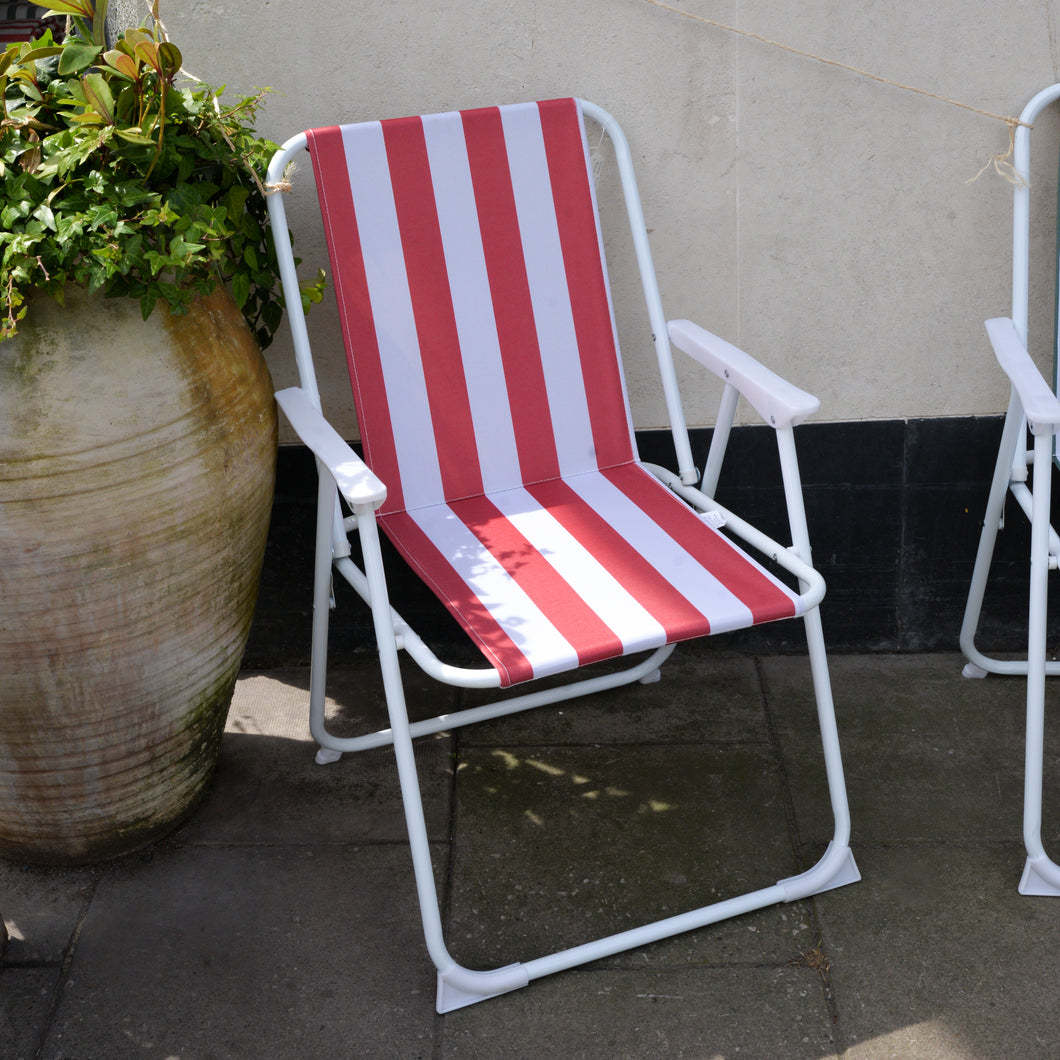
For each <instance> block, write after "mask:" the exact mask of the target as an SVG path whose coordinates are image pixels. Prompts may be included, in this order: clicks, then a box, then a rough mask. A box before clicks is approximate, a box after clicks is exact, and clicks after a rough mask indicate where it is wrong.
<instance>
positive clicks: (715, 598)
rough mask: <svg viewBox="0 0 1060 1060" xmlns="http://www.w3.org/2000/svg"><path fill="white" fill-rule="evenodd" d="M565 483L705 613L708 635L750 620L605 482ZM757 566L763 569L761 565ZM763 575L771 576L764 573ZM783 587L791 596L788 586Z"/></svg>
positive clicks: (598, 478)
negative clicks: (709, 632)
mask: <svg viewBox="0 0 1060 1060" xmlns="http://www.w3.org/2000/svg"><path fill="white" fill-rule="evenodd" d="M567 485H568V486H570V487H571V489H573V490H574V491H575V493H577V494H578V496H579V497H581V498H582V500H584V501H585V502H586V504H588V505H590V507H592V508H593V509H594V510H595V511H596V512H598V513H599V514H600V515H602V516H603V517H604V518H605V519H606V520H607V521H608V522H609V523H610V524H611V525H612V526H614V527H616V528H618V529H619V532H620V533H621V534H622V536H623V537H624V538H625V539H626V540H627V541H628V542H629V543H630V544H631V545H632V546H633V547H634V548H635V549H636V550H637V551H638V552H639V553H640V554H641V555H642V556H644V558H645V559H647V560H648V561H649V562H650V563H651V565H652V566H653V567H654V568H655V569H656V570H657V571H658V572H659V573H660V574H661V575H662V576H663V577H664V578H665V579H666V580H667V581H668V582H669V583H670V584H671V585H672V586H673V587H674V588H675V589H676V590H677V591H678V592H679V593H680V594H681V595H682V596H683V597H684V598H685V599H686V600H687V601H688V602H689V603H690V604H691V605H692V606H693V607H694V608H696V609H697V610H698V611H700V612H701V613H702V614H704V615H706V616H707V618H708V620H709V621H710V629H711V632H712V633H721V632H724V631H726V630H732V629H745V628H746V627H748V626H750V625H752V624H753V620H752V617H751V609H750V608H749V607H748V606H747V605H746V604H745V603H744V602H743V601H742V600H741V599H740V598H739V597H738V596H736V595H735V594H734V593H732V592H731V591H730V590H729V589H727V588H726V587H725V586H724V585H722V583H721V582H720V581H718V579H717V578H716V577H715V576H714V575H713V574H711V572H710V571H709V570H707V569H706V568H705V567H704V566H702V564H700V563H699V561H698V560H697V559H696V558H695V557H694V556H692V555H691V554H690V553H688V552H686V551H685V549H683V548H682V547H681V546H680V545H679V544H678V543H677V542H676V541H674V539H673V538H672V537H670V535H669V534H667V533H666V531H665V530H663V528H662V527H661V526H659V524H658V523H656V522H655V520H654V519H652V518H651V516H650V515H648V514H647V513H646V512H644V511H643V510H642V509H641V508H639V507H638V506H637V505H636V504H634V503H633V501H631V500H630V499H629V498H628V497H627V496H626V495H625V494H624V493H623V492H622V491H621V490H620V489H618V487H617V486H615V485H614V484H613V483H612V482H611V481H610V480H608V479H607V478H605V477H604V476H603V475H601V474H595V473H594V474H589V475H579V476H578V477H577V478H573V479H569V480H568V482H567ZM660 502H661V503H673V501H672V499H671V498H669V497H668V496H665V495H663V496H661V497H660ZM703 532H704V533H706V534H716V533H717V531H715V530H714V529H713V528H712V527H710V526H708V525H707V524H706V523H704V524H703ZM718 537H719V538H721V541H722V542H723V544H724V545H725V546H726V547H727V548H730V549H732V550H733V551H734V552H736V553H737V554H739V555H740V556H742V557H743V558H745V559H747V560H748V561H749V562H751V563H752V564H754V566H756V567H757V566H758V564H755V563H754V561H753V560H752V559H751V557H749V556H747V555H746V554H745V553H744V552H743V551H742V550H741V549H738V548H736V546H735V545H733V544H732V543H731V542H730V541H728V540H727V539H726V538H724V537H722V535H720V534H718ZM758 569H759V570H762V568H761V567H759V568H758ZM762 573H763V574H765V576H766V577H767V578H771V576H770V575H769V574H767V573H766V572H765V571H762ZM771 580H775V579H771ZM778 584H779V583H778ZM784 591H785V592H786V593H788V595H790V592H789V591H788V590H787V589H785V590H784Z"/></svg>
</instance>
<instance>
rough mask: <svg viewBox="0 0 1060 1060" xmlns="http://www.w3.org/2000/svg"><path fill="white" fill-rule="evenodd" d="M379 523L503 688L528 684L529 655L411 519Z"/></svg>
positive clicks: (395, 516) (393, 517) (394, 517)
mask: <svg viewBox="0 0 1060 1060" xmlns="http://www.w3.org/2000/svg"><path fill="white" fill-rule="evenodd" d="M379 523H380V525H381V526H382V528H383V530H384V531H385V532H386V535H387V537H388V538H389V539H390V540H391V541H392V542H393V544H394V547H395V548H396V549H397V550H398V552H400V553H401V555H402V556H404V557H405V559H406V561H407V562H408V564H409V565H410V566H411V567H412V568H413V570H415V571H416V573H417V574H418V575H419V576H420V577H421V578H422V579H423V580H424V582H426V583H427V585H429V586H430V587H431V589H432V591H433V592H434V594H435V595H436V596H437V597H438V599H439V600H441V601H442V603H443V604H445V606H446V608H447V609H448V610H449V613H450V614H451V615H452V616H453V617H454V618H455V619H456V620H457V622H459V623H460V625H461V626H463V628H464V630H465V631H466V632H467V634H468V635H469V636H470V637H471V639H472V640H473V641H474V642H475V643H476V644H477V645H478V646H479V649H480V650H481V651H482V653H483V655H485V656H486V658H487V659H488V660H489V661H490V663H491V664H492V665H493V666H495V667H496V668H497V670H498V671H499V672H500V675H501V686H502V687H504V688H507V687H508V686H509V685H513V684H517V683H518V682H520V681H529V680H530V679H531V678H532V677H533V676H534V672H533V669H532V668H531V666H530V663H529V661H528V660H527V658H526V656H525V655H523V653H522V651H521V650H520V649H519V647H518V645H516V644H515V642H514V641H513V640H512V639H511V637H509V636H508V634H507V633H505V631H504V629H503V628H502V627H501V626H500V624H499V623H498V622H497V620H496V619H495V618H494V617H493V616H492V615H491V614H490V613H489V611H488V610H486V608H485V607H483V606H482V604H481V602H480V601H479V599H478V597H477V596H475V594H474V593H473V592H472V591H471V589H470V588H469V587H468V586H467V584H466V583H465V582H464V580H463V579H462V578H461V577H460V576H459V575H458V574H457V573H456V571H455V570H453V568H452V566H451V565H450V563H449V560H448V559H447V558H446V557H445V556H443V555H442V553H441V552H440V551H439V550H438V548H437V546H436V545H435V544H434V542H433V541H431V539H430V538H429V537H428V536H427V535H426V534H425V533H424V532H423V531H422V530H421V529H420V527H419V526H417V524H416V523H415V522H413V520H412V518H411V516H409V515H408V514H407V513H406V512H394V513H392V514H390V515H387V516H384V517H382V518H381V519H380V520H379Z"/></svg>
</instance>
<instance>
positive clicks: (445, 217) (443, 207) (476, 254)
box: [423, 113, 521, 493]
mask: <svg viewBox="0 0 1060 1060" xmlns="http://www.w3.org/2000/svg"><path fill="white" fill-rule="evenodd" d="M423 133H424V137H425V139H426V143H427V157H428V160H429V162H430V167H431V181H432V183H433V185H434V196H435V201H436V203H437V207H438V223H439V225H440V227H441V234H442V246H443V248H444V251H445V263H446V269H447V271H448V273H449V287H450V292H451V295H452V299H453V312H454V314H455V316H456V329H457V334H458V336H459V339H460V350H461V354H462V357H463V362H464V382H465V386H466V387H467V394H468V400H469V402H470V404H471V419H472V423H473V425H474V429H475V441H476V443H477V446H478V455H479V466H480V468H481V472H482V483H483V486H484V487H485V490H486V492H487V493H488V492H490V491H491V490H498V489H510V488H511V487H512V486H515V485H516V484H517V483H519V482H520V481H521V477H520V472H519V452H518V449H517V448H516V445H515V430H514V428H513V427H512V413H511V408H510V406H509V404H508V387H507V385H506V383H505V380H504V364H503V361H502V360H501V351H500V343H499V340H498V338H497V321H496V319H495V317H494V313H493V299H492V298H491V297H490V286H489V275H488V274H487V272H486V259H485V256H484V254H483V250H482V235H481V233H480V231H479V222H478V210H477V209H476V207H475V195H474V189H473V187H472V183H471V169H470V166H469V164H468V159H467V146H466V144H465V142H464V127H463V122H462V121H461V118H460V115H459V114H456V113H450V114H435V115H430V116H428V117H425V118H424V119H423Z"/></svg>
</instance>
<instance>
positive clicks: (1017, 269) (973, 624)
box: [960, 84, 1060, 896]
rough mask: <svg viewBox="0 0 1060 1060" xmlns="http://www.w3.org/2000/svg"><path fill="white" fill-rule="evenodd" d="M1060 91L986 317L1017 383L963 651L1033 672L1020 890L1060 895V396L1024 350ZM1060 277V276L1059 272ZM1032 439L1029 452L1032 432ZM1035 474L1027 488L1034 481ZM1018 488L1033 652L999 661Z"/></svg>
mask: <svg viewBox="0 0 1060 1060" xmlns="http://www.w3.org/2000/svg"><path fill="white" fill-rule="evenodd" d="M1058 99H1060V84H1055V85H1050V86H1049V87H1048V88H1045V89H1043V90H1042V91H1041V92H1039V93H1038V94H1037V95H1035V96H1034V98H1033V99H1031V101H1030V102H1029V103H1028V104H1027V106H1026V107H1024V109H1023V112H1022V113H1021V114H1020V121H1021V122H1022V123H1023V124H1021V125H1020V126H1018V127H1017V129H1016V132H1015V141H1014V150H1013V166H1014V168H1015V171H1016V177H1017V183H1016V185H1015V190H1014V194H1013V223H1012V317H1011V318H998V319H995V320H988V321H987V322H986V328H987V333H988V335H989V337H990V341H991V344H992V345H993V348H994V353H995V355H996V357H997V360H998V363H999V364H1000V365H1001V367H1002V369H1003V370H1004V371H1005V373H1006V375H1007V376H1008V378H1009V381H1010V383H1011V387H1012V390H1011V396H1010V399H1009V405H1008V411H1007V413H1006V415H1005V426H1004V430H1003V432H1002V437H1001V446H1000V448H999V450H998V456H997V464H996V466H995V468H994V476H993V480H992V482H991V486H990V494H989V497H988V499H987V506H986V515H985V516H984V520H983V531H982V535H981V537H980V540H979V550H978V552H977V554H976V559H975V566H974V568H973V571H972V580H971V586H970V588H969V591H968V601H967V604H966V606H965V612H964V621H963V623H962V625H961V637H960V643H961V650H962V651H963V652H964V655H965V657H966V658H967V659H968V663H967V665H966V666H965V668H964V676H965V677H985V676H986V675H987V674H988V673H994V674H1016V675H1025V676H1026V678H1027V732H1026V748H1025V764H1024V795H1023V841H1024V845H1025V846H1026V849H1027V861H1026V864H1025V865H1024V870H1023V877H1022V879H1021V880H1020V885H1019V891H1020V893H1021V894H1031V895H1052V896H1056V895H1060V865H1058V864H1056V862H1054V861H1053V860H1052V859H1051V858H1050V857H1049V856H1048V855H1047V854H1046V852H1045V848H1044V846H1043V844H1042V834H1041V833H1042V779H1043V756H1044V736H1045V678H1046V675H1057V674H1060V662H1050V661H1047V660H1046V611H1047V604H1048V593H1049V585H1048V576H1049V571H1050V570H1055V569H1056V568H1057V566H1058V564H1060V537H1058V536H1057V533H1056V531H1055V530H1054V529H1053V527H1052V525H1051V522H1050V514H1049V506H1050V497H1051V491H1052V467H1053V454H1054V449H1055V441H1054V440H1055V438H1056V435H1057V432H1058V429H1060V401H1058V400H1057V397H1056V395H1055V394H1054V392H1053V390H1052V388H1051V387H1050V386H1049V384H1048V383H1047V382H1046V381H1045V379H1044V377H1043V376H1042V374H1041V372H1040V371H1039V370H1038V368H1037V366H1036V365H1035V363H1034V361H1033V360H1032V359H1031V357H1030V354H1029V353H1028V352H1027V321H1028V299H1029V290H1030V132H1031V129H1030V127H1031V126H1032V125H1033V124H1034V121H1035V120H1036V119H1037V117H1038V115H1039V114H1041V113H1042V111H1043V110H1044V109H1045V108H1046V107H1048V106H1049V105H1050V104H1052V103H1054V102H1056V100H1058ZM1058 282H1060V278H1058ZM1028 431H1030V434H1031V436H1032V438H1033V445H1032V447H1031V448H1030V449H1029V450H1028V448H1027V444H1026V440H1027V432H1028ZM1028 471H1029V472H1030V475H1029V477H1030V486H1028V485H1027V482H1028ZM1009 493H1011V494H1012V497H1013V498H1014V499H1015V501H1016V503H1017V504H1018V505H1019V507H1020V509H1021V510H1022V511H1023V512H1024V513H1025V514H1026V516H1027V518H1028V519H1029V520H1030V524H1031V544H1030V551H1031V554H1030V591H1029V600H1028V625H1027V655H1026V657H1025V658H1020V659H997V658H992V657H989V656H987V655H984V654H983V653H982V652H981V651H979V649H978V648H977V647H976V644H975V636H976V632H977V630H978V627H979V616H980V613H981V611H982V606H983V600H984V597H985V595H986V586H987V581H988V579H989V575H990V564H991V560H992V558H993V555H994V546H995V543H996V541H997V535H998V531H999V530H1000V529H1001V527H1002V526H1003V525H1004V510H1005V499H1006V497H1007V496H1008V494H1009Z"/></svg>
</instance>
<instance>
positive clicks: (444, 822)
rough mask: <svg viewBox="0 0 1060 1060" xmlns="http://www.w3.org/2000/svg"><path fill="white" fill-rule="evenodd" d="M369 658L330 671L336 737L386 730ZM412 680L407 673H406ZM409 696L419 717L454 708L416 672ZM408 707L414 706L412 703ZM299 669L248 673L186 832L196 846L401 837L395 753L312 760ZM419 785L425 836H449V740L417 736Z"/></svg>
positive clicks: (446, 693) (304, 679)
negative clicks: (321, 762) (209, 779)
mask: <svg viewBox="0 0 1060 1060" xmlns="http://www.w3.org/2000/svg"><path fill="white" fill-rule="evenodd" d="M376 669H377V667H375V666H373V665H371V660H369V661H368V663H367V664H366V665H363V666H352V667H351V666H342V667H332V669H331V673H330V674H329V681H328V687H329V701H328V702H329V718H330V719H331V721H332V722H333V731H335V732H336V734H339V735H356V734H359V733H361V732H366V731H374V730H376V729H379V728H384V727H386V726H387V724H388V723H387V720H386V705H385V700H384V699H383V695H382V688H381V684H380V682H379V681H378V679H377V675H376V673H375V670H376ZM410 676H411V675H410ZM409 699H410V702H412V703H413V705H414V706H415V708H416V709H418V710H419V712H420V713H421V714H427V715H430V716H433V715H434V714H438V713H442V712H444V711H445V710H446V709H447V707H448V708H449V709H451V704H452V693H451V691H450V690H446V689H442V690H441V691H439V690H438V688H437V686H434V687H432V686H431V685H430V684H429V683H428V682H427V681H426V679H424V678H422V676H419V679H418V680H416V679H413V680H412V682H411V683H410V693H409ZM410 709H411V708H410ZM308 712H309V684H308V671H307V670H305V669H283V670H269V671H265V672H249V673H245V674H244V675H243V676H242V677H241V678H240V680H239V682H238V684H237V686H236V691H235V694H234V695H233V697H232V706H231V710H230V711H229V716H228V723H227V729H226V733H225V743H224V753H223V754H222V756H221V761H220V763H219V766H218V769H217V773H216V774H215V776H214V780H213V783H212V784H211V787H210V790H209V791H208V793H207V795H206V798H205V799H204V801H203V804H202V805H201V806H200V807H199V809H198V810H197V812H196V813H195V815H194V816H193V817H192V818H191V820H190V821H189V822H188V824H187V826H186V828H185V832H186V834H187V837H188V838H189V840H191V841H193V842H210V843H270V844H275V843H363V842H401V843H404V842H405V835H406V833H405V818H404V811H403V809H402V804H401V795H400V791H399V788H398V777H397V769H396V767H395V765H394V754H393V751H392V750H391V749H390V748H389V747H380V748H376V749H373V750H371V751H365V752H361V753H359V754H356V755H346V756H344V757H343V758H342V759H340V760H339V761H338V762H333V763H331V764H330V765H325V766H319V765H317V764H316V763H315V762H314V760H313V759H314V755H315V754H316V750H317V745H316V743H315V742H314V741H313V740H312V738H311V737H310V735H309V721H308V716H309V715H308ZM416 757H417V765H418V767H419V775H420V787H421V793H422V796H423V802H424V812H425V816H426V819H427V829H428V834H429V836H430V837H431V839H432V840H443V839H445V838H447V836H448V833H449V791H450V787H451V785H452V741H451V739H450V737H449V736H447V735H445V734H439V735H438V736H434V737H429V738H427V739H423V740H418V741H417V742H416Z"/></svg>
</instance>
